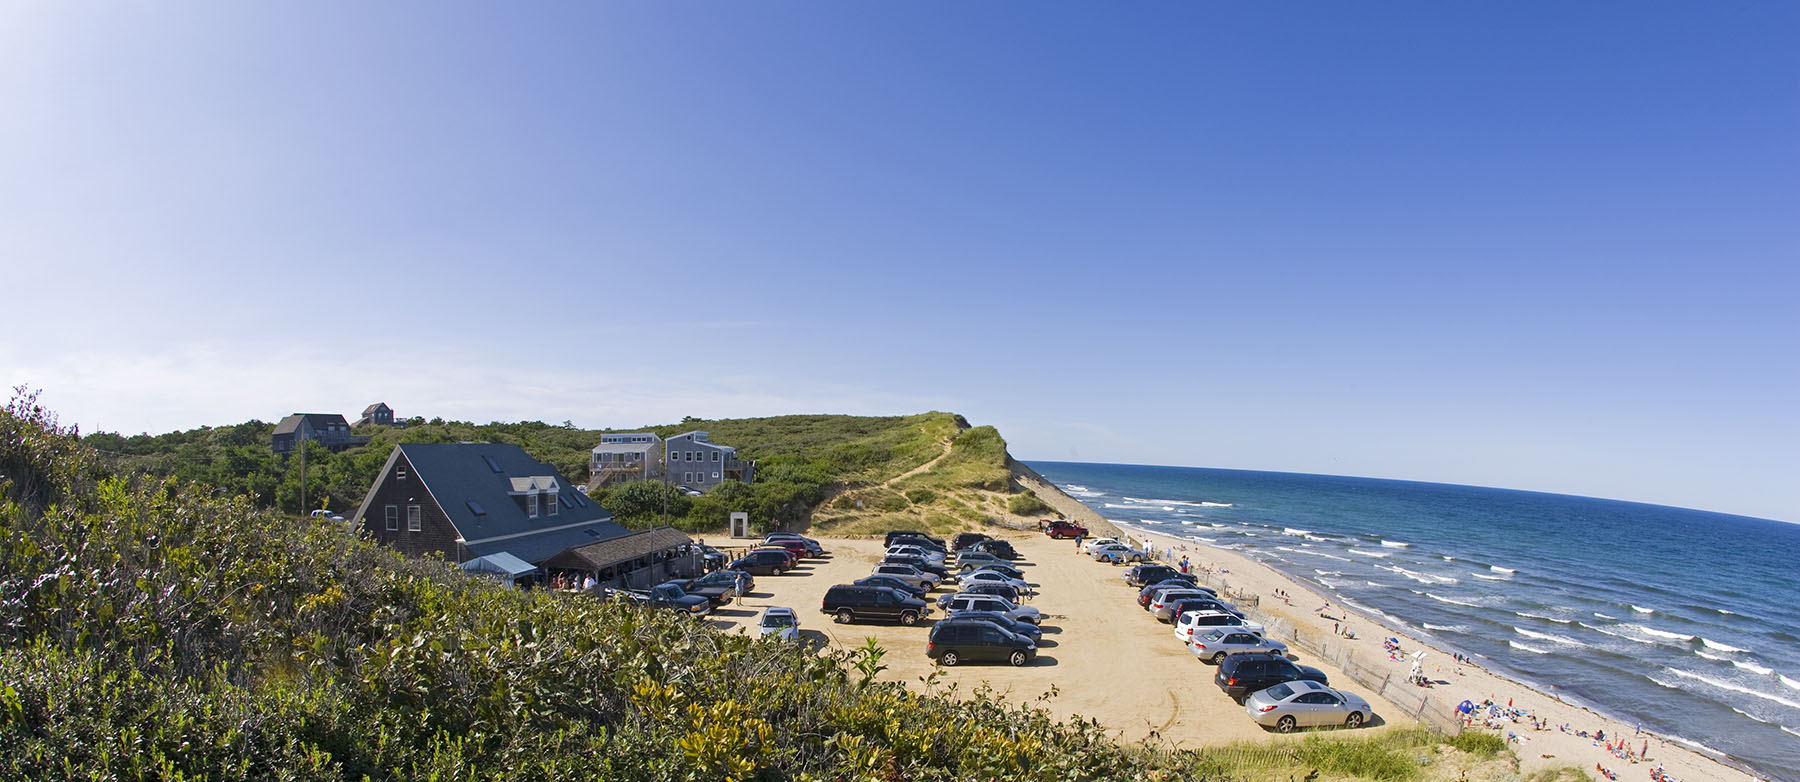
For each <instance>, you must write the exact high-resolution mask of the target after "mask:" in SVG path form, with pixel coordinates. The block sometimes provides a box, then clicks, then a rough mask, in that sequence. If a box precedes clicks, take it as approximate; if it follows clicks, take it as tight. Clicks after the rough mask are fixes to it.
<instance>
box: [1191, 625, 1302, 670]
mask: <svg viewBox="0 0 1800 782" xmlns="http://www.w3.org/2000/svg"><path fill="white" fill-rule="evenodd" d="M1188 651H1189V652H1192V653H1193V655H1194V656H1195V657H1198V658H1200V659H1202V660H1205V661H1207V662H1210V663H1212V664H1214V665H1218V664H1219V663H1222V662H1225V658H1226V657H1229V656H1231V655H1234V654H1243V653H1244V652H1275V653H1277V654H1287V644H1284V643H1282V642H1280V641H1277V640H1275V639H1273V638H1264V637H1263V636H1260V635H1257V634H1256V633H1252V632H1250V631H1248V630H1239V629H1235V628H1230V627H1215V628H1213V629H1211V630H1208V631H1206V632H1205V633H1195V634H1194V640H1192V641H1189V642H1188Z"/></svg>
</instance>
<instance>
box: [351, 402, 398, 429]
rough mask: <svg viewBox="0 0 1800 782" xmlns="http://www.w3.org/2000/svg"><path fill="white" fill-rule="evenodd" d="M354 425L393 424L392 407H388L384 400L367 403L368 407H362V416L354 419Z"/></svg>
mask: <svg viewBox="0 0 1800 782" xmlns="http://www.w3.org/2000/svg"><path fill="white" fill-rule="evenodd" d="M356 425H357V426H371V425H372V426H393V425H394V408H391V407H388V406H387V403H386V402H376V403H375V404H372V405H369V406H368V407H365V408H363V414H362V417H361V418H358V419H356Z"/></svg>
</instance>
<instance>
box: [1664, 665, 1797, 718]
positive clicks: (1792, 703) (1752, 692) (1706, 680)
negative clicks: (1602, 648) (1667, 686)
mask: <svg viewBox="0 0 1800 782" xmlns="http://www.w3.org/2000/svg"><path fill="white" fill-rule="evenodd" d="M1663 670H1665V671H1668V672H1669V673H1672V674H1675V675H1676V676H1680V677H1682V678H1685V679H1693V680H1694V681H1697V682H1701V683H1703V684H1709V685H1712V686H1714V687H1717V688H1719V689H1721V690H1730V691H1732V692H1735V693H1738V694H1740V695H1748V696H1750V697H1752V698H1761V699H1763V700H1766V701H1773V702H1775V703H1779V704H1781V705H1783V706H1786V707H1788V708H1790V709H1800V701H1797V700H1791V699H1788V698H1783V697H1781V696H1779V695H1771V694H1769V693H1768V692H1767V691H1766V690H1759V689H1756V688H1754V687H1745V686H1743V685H1741V684H1734V683H1732V682H1728V681H1724V680H1722V679H1714V678H1712V677H1711V676H1705V675H1702V674H1698V673H1694V672H1693V671H1684V670H1681V669H1680V668H1664V669H1663ZM1658 683H1659V684H1660V683H1661V682H1658Z"/></svg>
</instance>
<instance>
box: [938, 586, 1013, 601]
mask: <svg viewBox="0 0 1800 782" xmlns="http://www.w3.org/2000/svg"><path fill="white" fill-rule="evenodd" d="M956 591H957V593H958V594H981V595H993V596H994V597H997V598H1000V599H1001V600H1005V601H1006V602H1008V603H1017V602H1019V590H1017V589H1014V588H1012V587H1010V586H1007V585H1006V584H983V583H974V584H962V585H960V586H958V587H957V590H956ZM948 597H949V596H948V595H946V596H944V597H943V598H939V599H938V605H943V604H944V602H945V600H946V599H947V598H948Z"/></svg>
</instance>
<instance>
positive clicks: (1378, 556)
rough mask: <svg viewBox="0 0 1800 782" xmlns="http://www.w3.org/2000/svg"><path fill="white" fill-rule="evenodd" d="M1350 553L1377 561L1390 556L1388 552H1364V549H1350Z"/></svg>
mask: <svg viewBox="0 0 1800 782" xmlns="http://www.w3.org/2000/svg"><path fill="white" fill-rule="evenodd" d="M1350 553H1352V554H1355V555H1357V556H1359V557H1375V558H1376V559H1383V558H1386V557H1387V556H1388V553H1387V552H1386V551H1363V550H1362V549H1359V548H1353V549H1350Z"/></svg>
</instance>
